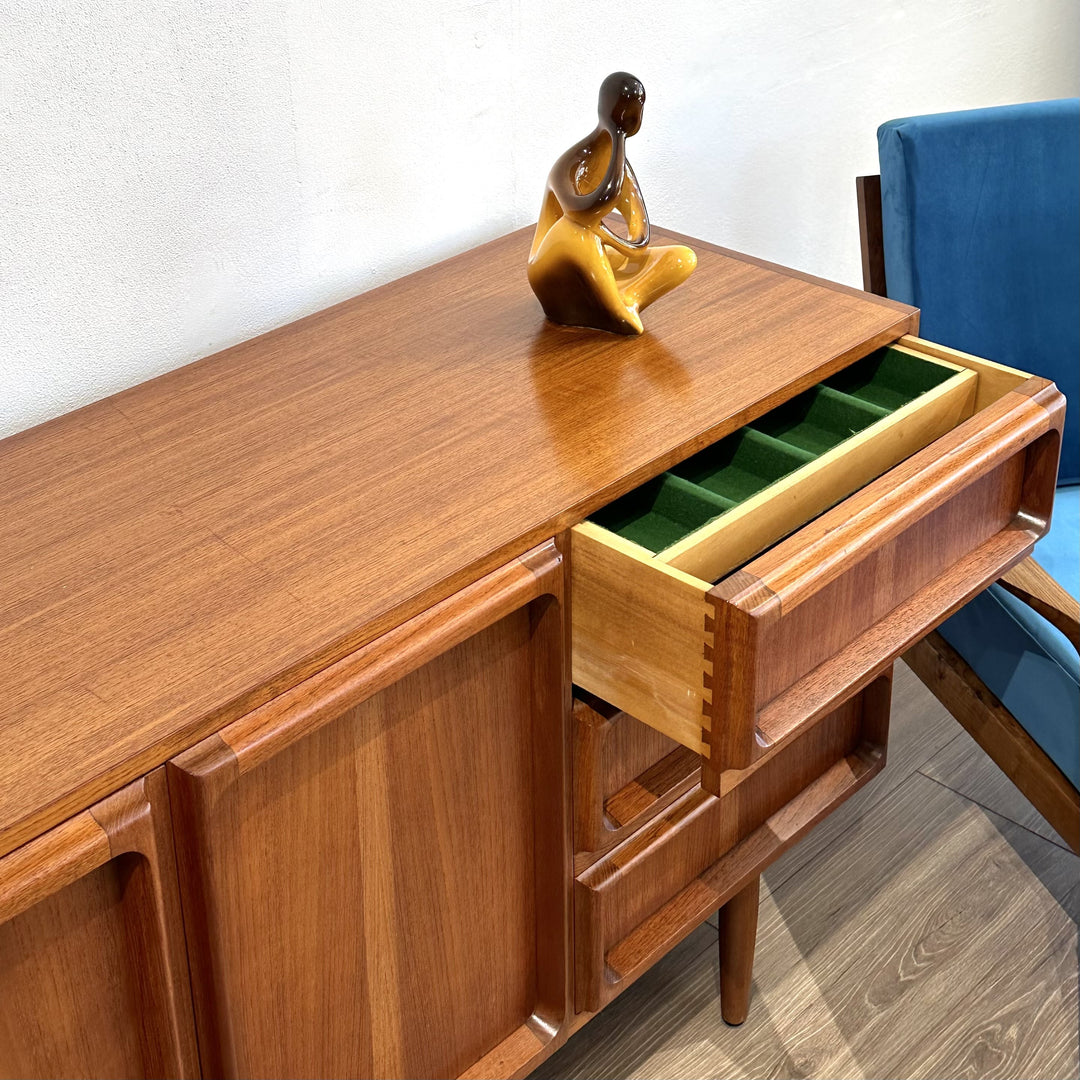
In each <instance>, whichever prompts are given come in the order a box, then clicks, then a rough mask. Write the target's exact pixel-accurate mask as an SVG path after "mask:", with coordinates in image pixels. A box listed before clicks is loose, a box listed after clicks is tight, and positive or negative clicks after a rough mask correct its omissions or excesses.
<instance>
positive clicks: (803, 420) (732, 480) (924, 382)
mask: <svg viewBox="0 0 1080 1080" xmlns="http://www.w3.org/2000/svg"><path fill="white" fill-rule="evenodd" d="M953 374H954V372H953V371H952V370H951V369H950V368H948V367H944V366H942V365H940V364H935V363H932V362H931V361H927V360H922V359H920V358H919V357H917V356H913V355H911V354H910V353H906V352H903V351H901V350H898V349H893V348H888V347H887V348H884V349H879V350H878V351H877V352H875V353H872V354H871V355H870V356H867V357H865V358H864V359H863V360H860V361H858V362H857V363H855V364H852V365H851V366H850V367H848V368H845V369H844V370H843V371H841V372H838V373H837V374H836V375H833V376H831V377H830V378H829V379H826V380H825V382H823V383H819V384H818V385H817V386H813V387H811V388H810V389H809V390H807V391H806V392H805V393H802V394H800V395H799V396H798V397H795V398H792V400H791V401H787V402H785V403H784V404H783V405H780V406H778V407H777V408H775V409H773V410H772V411H770V412H768V413H766V414H765V415H764V416H762V417H759V418H758V419H757V420H755V421H754V423H752V424H750V425H748V426H747V427H743V428H740V429H739V430H738V431H736V432H733V433H732V434H731V435H729V436H727V437H726V438H724V439H721V440H720V442H718V443H715V444H714V445H713V446H710V447H707V448H706V449H705V450H702V451H701V452H700V453H698V454H695V455H694V456H693V457H691V458H688V459H687V460H686V461H684V462H682V463H681V464H680V465H677V466H675V467H674V468H673V469H672V470H671V471H670V472H666V473H662V474H661V475H660V476H658V477H656V478H655V479H653V480H650V481H649V482H648V483H647V484H643V485H642V486H641V487H639V488H636V489H635V490H634V491H631V492H629V493H628V494H627V495H624V496H623V497H622V498H621V499H617V500H616V501H615V502H613V503H611V504H609V505H608V506H606V507H604V508H603V509H602V510H600V511H598V512H597V513H596V514H594V515H593V517H592V520H593V521H594V522H595V523H596V524H597V525H600V526H601V527H602V528H605V529H607V530H608V531H610V532H614V533H617V534H618V535H619V536H622V537H623V538H624V539H627V540H631V541H633V542H634V543H636V544H640V545H641V546H642V547H644V548H648V550H650V551H652V552H659V551H663V550H664V549H665V548H668V547H671V545H672V544H675V543H677V542H678V541H680V540H682V539H683V538H684V537H686V536H688V535H689V534H690V533H692V532H694V531H695V530H696V529H700V528H701V527H702V526H703V525H705V524H707V523H708V522H709V521H712V520H713V519H714V518H717V517H719V516H720V515H721V514H723V513H724V512H725V511H726V510H730V509H731V508H732V507H733V506H737V505H738V504H739V503H740V502H742V501H744V500H745V499H749V498H750V497H751V496H753V495H756V494H757V493H758V492H759V491H761V490H763V489H764V488H766V487H768V486H769V485H770V484H774V483H776V482H777V481H778V480H781V479H783V477H785V476H787V475H788V474H789V473H792V472H794V471H795V470H796V469H799V468H801V467H802V466H804V465H806V464H808V463H809V462H811V461H813V460H814V459H815V458H816V457H819V456H820V455H821V454H823V453H825V452H826V451H828V450H831V449H832V448H833V447H834V446H837V445H839V444H840V443H842V442H844V441H845V440H846V439H848V438H850V437H851V436H852V435H854V434H855V433H857V432H859V431H862V430H863V429H864V428H867V427H869V426H870V425H871V424H873V423H875V422H876V421H878V420H880V419H882V418H884V417H886V416H888V415H889V414H890V413H893V412H895V411H896V410H897V409H899V408H901V407H902V406H904V405H906V404H908V402H910V401H913V400H914V399H915V398H917V397H918V396H919V395H920V394H924V393H926V392H927V391H928V390H931V389H933V388H934V387H936V386H940V385H941V384H942V383H943V382H945V381H947V380H948V379H949V378H951V377H952V376H953Z"/></svg>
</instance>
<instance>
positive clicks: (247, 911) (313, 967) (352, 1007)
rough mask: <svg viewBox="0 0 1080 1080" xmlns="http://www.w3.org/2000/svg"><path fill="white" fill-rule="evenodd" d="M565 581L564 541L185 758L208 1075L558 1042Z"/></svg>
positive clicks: (562, 957) (351, 1065) (410, 1070)
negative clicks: (561, 552)
mask: <svg viewBox="0 0 1080 1080" xmlns="http://www.w3.org/2000/svg"><path fill="white" fill-rule="evenodd" d="M561 589H562V565H561V557H560V556H559V554H558V552H557V550H556V549H555V547H554V545H546V546H545V548H543V549H538V553H534V554H533V555H532V556H531V557H530V556H527V557H526V558H525V559H524V560H522V561H519V562H516V563H514V564H511V565H510V566H509V567H506V568H504V569H503V570H501V571H498V572H496V574H493V575H490V577H489V578H485V579H483V580H482V581H481V582H478V583H477V584H476V586H473V587H471V588H470V589H466V590H464V591H463V592H462V593H459V594H457V596H455V597H451V598H450V599H449V600H448V601H446V602H445V603H444V604H442V605H439V606H438V607H437V608H435V609H433V610H432V612H429V613H427V614H426V615H424V616H421V617H420V619H419V620H413V622H412V623H409V624H406V625H405V626H404V627H402V628H401V629H400V631H395V632H394V633H393V634H391V635H387V639H389V640H387V639H380V641H379V642H376V643H373V645H372V646H369V647H368V648H366V649H364V650H361V652H360V653H358V654H356V655H355V656H353V657H349V658H347V659H346V660H345V661H342V663H341V664H339V665H336V666H335V667H334V668H331V669H329V670H328V671H327V672H324V673H323V674H322V675H320V676H317V677H316V679H314V680H311V682H312V683H313V684H314V685H310V686H307V685H306V686H304V687H300V688H297V690H296V691H293V692H290V694H288V695H285V696H284V697H283V698H282V699H279V700H277V701H275V702H271V703H270V704H269V705H268V706H265V707H264V708H263V709H261V710H258V711H257V713H255V714H252V715H251V716H249V717H245V718H243V719H242V720H240V721H238V722H237V723H236V724H234V725H232V726H231V727H229V728H226V729H225V730H224V731H223V732H221V733H220V735H219V736H214V737H213V738H211V739H208V740H206V741H205V742H203V743H201V744H199V746H197V747H195V748H193V750H191V751H189V752H187V753H186V754H184V755H181V756H180V757H179V758H177V759H176V760H175V761H174V762H173V763H171V764H170V766H169V768H170V774H169V782H170V791H171V794H172V799H173V804H174V812H175V813H176V815H177V817H178V819H179V820H181V821H182V822H183V828H182V829H181V830H180V835H179V844H178V852H179V856H180V861H181V876H182V888H183V892H184V906H185V917H186V919H187V920H188V932H189V937H190V940H191V944H192V968H193V979H194V987H195V999H196V1014H197V1019H198V1024H199V1029H200V1043H201V1047H202V1053H203V1067H204V1069H205V1071H206V1072H207V1073H208V1074H211V1075H215V1076H216V1075H242V1076H267V1075H278V1076H280V1075H289V1076H316V1075H322V1076H325V1075H377V1076H430V1075H455V1074H458V1073H461V1072H464V1071H466V1070H467V1069H469V1068H470V1067H471V1066H473V1065H474V1064H475V1063H476V1062H478V1061H479V1060H480V1059H482V1058H484V1057H485V1055H494V1057H493V1058H492V1059H491V1060H492V1061H495V1060H498V1061H500V1062H502V1065H500V1067H503V1068H509V1069H516V1068H518V1067H520V1066H521V1065H522V1064H523V1063H524V1062H523V1061H514V1060H512V1059H513V1054H510V1060H507V1052H508V1051H510V1050H514V1049H515V1048H517V1050H518V1052H519V1053H521V1054H527V1055H528V1056H530V1057H531V1056H532V1055H534V1054H535V1053H537V1051H538V1050H540V1049H542V1048H543V1047H544V1045H545V1044H546V1043H547V1042H549V1041H550V1040H551V1038H552V1037H553V1035H554V1033H555V1032H556V1031H557V1030H558V1029H559V1027H560V1026H561V1024H562V1022H563V1020H564V1018H565V1012H566V1008H567V1000H568V990H567V945H566V941H567V936H568V935H567V925H568V923H567V920H568V901H567V895H568V880H569V855H568V836H567V834H568V825H567V822H568V815H567V809H566V803H567V799H566V760H565V758H566V744H567V735H566V727H565V724H566V716H567V706H568V693H567V690H568V688H567V687H566V685H565V684H566V674H565V664H564V661H563V642H564V640H565V637H564V614H563V608H562V604H561ZM522 1029H525V1030H522ZM526 1060H527V1058H526Z"/></svg>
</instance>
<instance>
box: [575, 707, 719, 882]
mask: <svg viewBox="0 0 1080 1080" xmlns="http://www.w3.org/2000/svg"><path fill="white" fill-rule="evenodd" d="M700 779H701V758H700V757H699V756H698V755H697V754H695V753H694V752H693V751H692V750H688V749H687V748H686V747H685V746H680V745H679V744H678V743H677V742H675V741H674V740H672V739H669V738H668V737H667V736H666V735H662V734H661V733H660V732H659V731H657V730H656V729H655V728H652V727H649V726H648V725H647V724H642V723H640V722H639V721H638V720H636V719H635V718H634V717H632V716H630V715H628V714H627V713H624V712H622V711H620V710H619V709H616V708H614V706H611V705H609V704H608V703H607V702H603V701H599V700H598V699H596V698H593V697H588V698H587V699H586V700H577V701H575V702H574V872H575V874H578V873H581V871H583V870H585V869H586V868H587V867H589V866H591V865H592V864H593V863H594V862H596V860H597V859H599V858H600V856H601V855H603V854H604V852H606V851H609V850H610V849H611V848H613V847H615V846H616V845H617V844H620V843H622V841H623V840H625V839H626V838H627V837H629V836H630V835H632V834H633V833H634V832H636V831H637V830H638V829H640V828H641V827H642V826H643V825H645V824H647V823H648V822H649V821H651V820H652V819H653V818H654V817H656V815H657V814H659V813H660V812H661V811H662V810H664V809H665V808H666V807H668V806H670V805H671V804H672V803H673V802H674V801H675V800H676V799H677V798H678V797H679V796H680V795H684V794H685V793H686V792H687V791H689V790H690V789H691V788H693V787H695V786H697V784H698V783H699V781H700Z"/></svg>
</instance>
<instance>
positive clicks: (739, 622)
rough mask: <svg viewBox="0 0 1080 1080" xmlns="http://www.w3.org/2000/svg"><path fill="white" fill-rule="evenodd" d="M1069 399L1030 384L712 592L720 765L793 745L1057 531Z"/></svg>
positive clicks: (715, 748) (713, 733) (714, 757)
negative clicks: (1050, 529)
mask: <svg viewBox="0 0 1080 1080" xmlns="http://www.w3.org/2000/svg"><path fill="white" fill-rule="evenodd" d="M1063 413H1064V409H1063V399H1062V398H1061V395H1060V394H1058V392H1057V391H1056V389H1055V388H1054V387H1053V385H1052V384H1048V383H1046V382H1045V381H1044V380H1040V379H1031V380H1029V382H1028V383H1026V384H1025V386H1024V387H1023V388H1021V390H1020V391H1010V392H1009V393H1007V394H1005V395H1004V396H1003V397H1002V398H1000V399H999V400H997V401H996V402H994V403H993V404H991V405H989V406H988V407H987V408H986V409H984V410H982V411H981V412H980V413H978V414H977V415H976V416H974V417H973V418H972V419H971V420H969V421H966V422H965V423H963V424H961V425H960V426H959V427H958V428H956V429H955V430H954V431H952V432H950V433H949V434H948V435H945V436H943V437H942V438H941V439H939V440H937V441H936V442H935V443H933V444H931V445H930V446H929V447H927V448H926V449H925V450H923V451H920V452H919V453H917V454H915V455H914V456H912V457H911V458H909V459H908V460H907V461H905V462H903V463H902V464H901V465H899V466H897V467H896V468H894V469H892V470H891V471H890V472H888V473H886V474H885V475H884V476H882V477H880V478H879V479H878V480H876V481H874V482H873V483H872V484H870V485H868V486H867V487H866V488H864V489H863V490H861V491H860V492H858V493H857V494H855V495H853V496H852V497H851V498H849V499H846V500H845V501H844V502H842V503H840V504H839V505H838V506H836V507H835V508H834V509H833V510H831V511H829V512H828V513H826V514H824V515H822V516H821V517H819V518H818V519H816V520H815V521H813V522H811V523H810V524H809V525H807V526H805V527H804V528H803V529H801V530H799V531H798V532H797V533H795V534H794V535H793V536H791V537H790V538H788V539H787V540H785V541H783V542H782V543H780V544H778V545H777V546H776V547H774V548H772V549H771V550H769V551H767V552H766V553H765V554H764V555H762V556H760V557H759V558H757V559H755V560H753V561H751V562H750V563H748V564H747V565H746V566H745V567H743V568H742V569H741V570H739V571H737V572H736V573H734V574H732V575H730V576H729V577H728V578H726V579H724V580H723V581H721V582H720V583H719V584H718V585H717V586H716V587H715V588H714V589H712V590H710V592H709V594H708V598H709V601H710V603H711V604H713V606H714V608H715V612H716V617H715V620H714V623H713V626H712V630H713V635H714V642H713V654H712V655H713V664H714V670H715V675H714V678H713V690H714V694H713V699H712V702H711V704H710V705H708V706H707V708H708V709H709V710H710V714H711V715H710V719H711V723H709V724H708V725H707V728H708V731H709V735H708V739H709V741H710V761H711V767H708V768H706V772H710V773H712V774H713V777H712V780H711V781H710V780H706V783H707V784H711V783H715V782H716V781H717V778H718V775H719V772H720V770H721V769H723V768H724V767H725V766H729V767H744V766H745V765H747V764H749V763H750V762H751V761H753V760H754V758H755V757H756V756H757V755H758V754H760V753H761V750H762V748H763V747H764V746H770V745H775V744H776V743H778V742H780V741H782V740H783V739H786V738H789V737H790V736H791V735H792V734H793V733H794V732H795V731H796V730H798V727H799V725H800V724H802V723H805V722H807V721H809V720H812V719H813V718H814V717H815V716H819V715H822V714H823V713H824V712H826V711H828V709H830V708H831V707H832V706H833V704H834V703H835V702H836V701H837V700H838V699H840V698H842V697H844V696H845V695H846V694H849V693H851V691H852V690H853V689H854V688H857V687H858V686H860V685H862V684H864V683H865V682H866V680H867V679H869V678H871V677H872V676H873V675H874V673H875V672H876V671H878V670H880V669H882V668H883V667H885V666H887V665H889V664H891V663H892V660H893V659H894V658H895V657H897V656H899V655H900V653H902V652H903V651H904V650H905V649H907V648H908V647H909V646H910V645H911V644H913V643H914V642H915V641H917V640H918V639H919V638H921V637H922V636H923V635H925V634H926V633H927V632H928V631H929V630H931V629H932V628H933V627H935V626H936V625H937V624H938V623H940V622H941V621H942V620H943V619H945V618H946V617H947V616H948V615H950V614H951V613H952V612H953V611H955V610H956V609H957V608H958V607H959V606H960V605H961V604H963V603H964V602H965V601H966V600H968V599H969V598H970V597H971V596H973V595H974V594H975V593H976V592H978V591H979V590H981V589H983V588H985V586H987V585H988V584H990V582H992V581H993V580H994V579H995V578H997V577H999V576H1000V575H1001V574H1002V573H1003V572H1004V571H1005V570H1007V569H1008V568H1009V567H1010V566H1012V565H1013V564H1014V563H1016V562H1018V561H1019V560H1020V559H1022V558H1024V557H1025V556H1026V555H1028V554H1030V552H1031V549H1032V547H1033V545H1034V543H1035V541H1036V540H1037V539H1038V538H1039V537H1040V536H1041V535H1042V534H1043V533H1044V532H1045V531H1046V528H1047V526H1048V524H1049V516H1050V507H1051V504H1052V500H1053V489H1054V481H1055V478H1056V473H1057V460H1058V453H1059V450H1060V441H1061V422H1062V418H1063Z"/></svg>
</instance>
